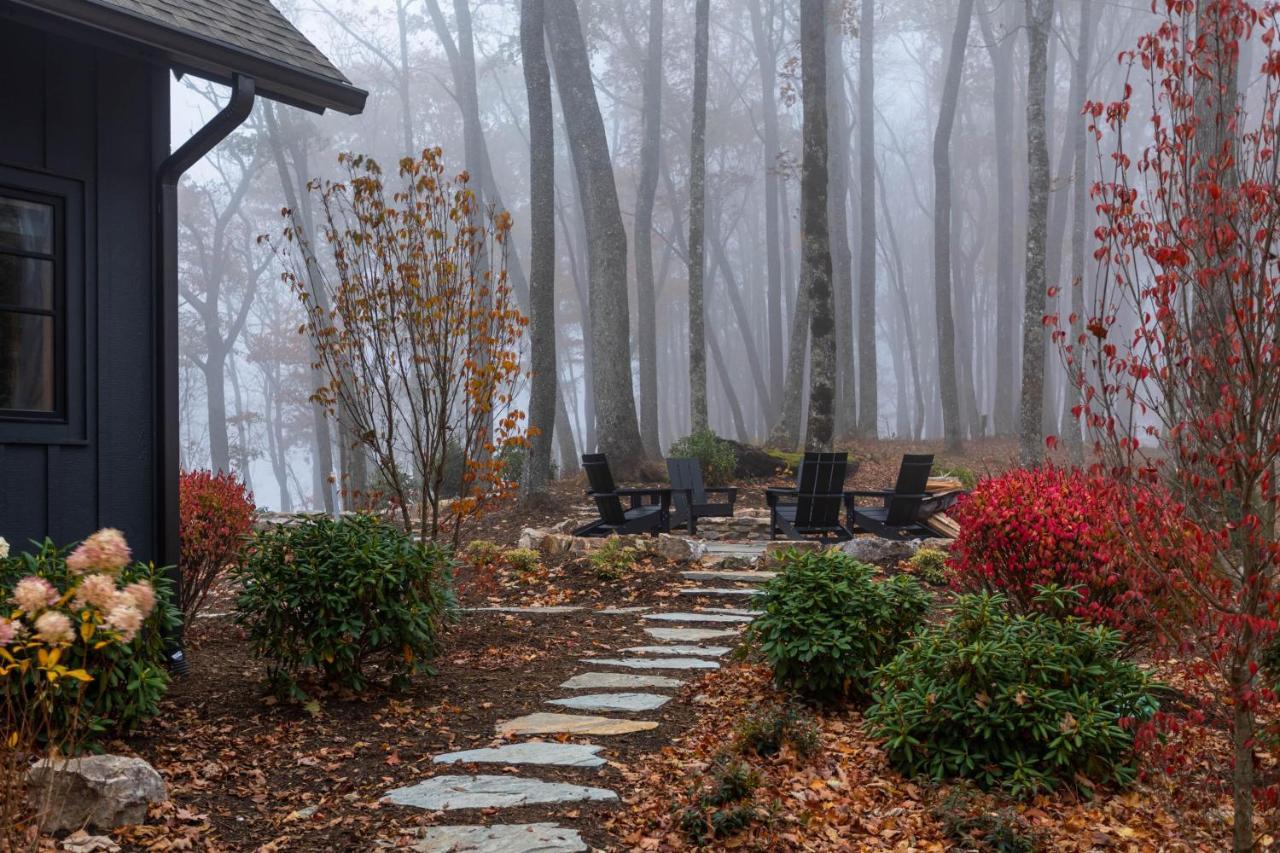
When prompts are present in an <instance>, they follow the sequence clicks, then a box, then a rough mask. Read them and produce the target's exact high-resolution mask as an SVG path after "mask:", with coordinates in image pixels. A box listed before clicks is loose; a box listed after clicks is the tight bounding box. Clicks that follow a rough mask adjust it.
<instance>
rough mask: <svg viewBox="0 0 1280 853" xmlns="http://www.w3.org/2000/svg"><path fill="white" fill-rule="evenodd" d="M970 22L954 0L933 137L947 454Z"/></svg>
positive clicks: (964, 1)
mask: <svg viewBox="0 0 1280 853" xmlns="http://www.w3.org/2000/svg"><path fill="white" fill-rule="evenodd" d="M972 19H973V0H960V5H959V8H958V10H957V12H956V27H955V31H954V32H953V33H952V35H951V48H950V51H949V54H948V59H947V75H946V79H945V80H944V82H943V86H942V100H941V102H940V104H939V107H938V128H937V131H936V132H935V133H934V136H933V180H934V193H933V204H934V214H933V216H934V220H933V299H934V311H935V314H936V317H937V328H938V390H939V393H940V394H941V396H942V428H943V434H944V436H945V437H946V443H947V449H948V450H952V451H955V450H959V449H960V447H961V440H960V395H959V393H958V387H957V379H956V330H955V329H956V327H955V316H954V314H953V313H952V307H951V130H952V128H953V127H954V126H955V119H956V103H957V102H958V101H959V97H960V74H961V72H962V71H963V70H964V53H965V45H966V44H967V43H968V40H969V25H970V22H971V21H972Z"/></svg>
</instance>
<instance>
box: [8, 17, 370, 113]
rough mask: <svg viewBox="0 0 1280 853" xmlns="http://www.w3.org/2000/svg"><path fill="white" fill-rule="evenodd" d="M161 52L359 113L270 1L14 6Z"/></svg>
mask: <svg viewBox="0 0 1280 853" xmlns="http://www.w3.org/2000/svg"><path fill="white" fill-rule="evenodd" d="M13 2H14V3H16V4H17V5H19V6H24V7H28V8H30V9H34V10H38V11H39V12H42V13H45V14H52V15H55V16H58V17H60V18H63V19H67V20H70V21H74V22H76V23H78V24H81V25H84V26H86V27H89V28H91V29H93V30H96V31H99V32H103V33H107V34H109V35H112V36H116V37H120V38H123V39H125V40H127V41H130V42H133V43H136V44H138V45H140V46H143V47H145V48H147V49H149V50H150V51H153V52H155V53H158V54H159V55H160V56H161V58H163V59H164V60H165V61H167V62H169V64H171V65H172V66H173V67H174V68H175V69H177V70H179V71H187V72H191V73H193V74H196V75H197V76H201V77H208V78H210V79H213V80H218V81H222V82H227V81H229V80H230V79H231V76H232V74H234V73H241V74H247V75H250V76H252V77H253V78H254V80H255V83H256V87H257V90H258V91H259V92H260V93H261V94H262V95H264V96H266V97H268V98H272V99H274V100H279V101H283V102H285V103H290V104H294V105H295V106H300V107H304V108H306V109H310V110H314V111H317V112H323V111H324V110H325V109H335V110H338V111H339V112H344V113H347V114H355V113H358V112H360V111H361V110H363V109H364V101H365V96H366V94H367V93H366V92H364V91H363V90H362V89H359V88H357V87H355V86H353V85H352V84H351V81H350V80H348V79H347V78H346V77H345V76H344V75H343V74H342V72H341V71H339V70H338V69H337V68H336V67H334V65H333V63H332V62H330V61H329V59H328V58H327V57H325V55H324V54H323V53H321V52H320V51H319V49H317V48H316V46H315V45H313V44H312V43H311V42H310V41H308V40H307V37H306V36H304V35H303V34H302V33H300V32H299V31H298V30H297V28H296V27H294V26H293V24H291V23H290V22H289V20H288V19H287V18H285V16H284V15H283V14H281V12H280V10H279V9H277V8H276V7H275V6H274V5H272V3H271V2H270V0H13Z"/></svg>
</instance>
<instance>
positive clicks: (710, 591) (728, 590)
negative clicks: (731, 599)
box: [680, 587, 764, 596]
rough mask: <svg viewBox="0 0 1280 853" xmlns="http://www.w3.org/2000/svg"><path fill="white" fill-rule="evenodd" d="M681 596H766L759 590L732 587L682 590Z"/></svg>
mask: <svg viewBox="0 0 1280 853" xmlns="http://www.w3.org/2000/svg"><path fill="white" fill-rule="evenodd" d="M680 594H681V595H728V596H735V595H747V596H750V595H764V592H763V591H761V590H758V589H735V588H732V587H693V588H690V589H682V590H680Z"/></svg>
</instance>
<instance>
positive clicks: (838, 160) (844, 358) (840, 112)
mask: <svg viewBox="0 0 1280 853" xmlns="http://www.w3.org/2000/svg"><path fill="white" fill-rule="evenodd" d="M843 8H844V3H843V0H827V28H826V44H825V45H824V46H823V47H824V50H825V52H826V55H827V77H826V87H827V152H828V157H827V223H828V233H829V234H830V240H831V297H832V305H833V306H834V307H835V312H836V313H835V319H836V322H835V337H836V387H835V394H836V399H835V425H834V427H833V429H834V432H835V435H838V436H843V435H845V434H847V433H848V432H849V431H850V429H851V428H852V427H853V426H855V425H856V424H857V422H858V399H857V398H858V388H857V382H856V378H857V373H856V368H855V366H854V363H853V254H852V252H851V251H850V249H849V209H848V207H847V205H848V199H849V157H848V152H849V147H850V138H849V103H848V99H847V97H846V95H845V86H844V50H843V44H844V37H843V32H842V29H843V28H842V26H841V23H842V22H841V16H842V12H843Z"/></svg>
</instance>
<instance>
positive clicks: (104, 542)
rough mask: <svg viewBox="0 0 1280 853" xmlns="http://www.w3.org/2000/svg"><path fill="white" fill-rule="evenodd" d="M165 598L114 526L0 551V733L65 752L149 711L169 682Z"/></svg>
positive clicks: (169, 612) (157, 579) (164, 583)
mask: <svg viewBox="0 0 1280 853" xmlns="http://www.w3.org/2000/svg"><path fill="white" fill-rule="evenodd" d="M169 594H170V582H169V581H168V579H167V578H165V576H164V573H163V572H162V571H161V570H158V569H156V568H155V567H154V566H151V565H144V564H142V563H137V562H135V561H133V560H132V558H131V556H130V551H129V545H128V543H127V542H126V541H125V538H124V536H123V535H121V533H120V531H118V530H111V529H104V530H100V531H98V532H97V533H94V534H93V535H92V536H89V537H88V538H86V539H85V540H84V541H83V542H81V543H80V544H79V545H77V546H76V547H75V548H74V549H71V550H69V551H68V550H66V549H59V548H58V547H57V546H56V545H54V544H53V543H52V542H50V541H48V540H46V541H45V542H44V544H42V545H41V546H40V547H39V548H37V549H36V550H35V551H33V552H30V553H23V554H16V555H12V556H9V557H0V702H2V703H3V704H4V709H5V716H4V719H3V720H0V722H3V723H4V724H5V725H7V726H8V727H9V728H8V729H7V730H6V731H5V732H4V733H3V734H4V736H5V737H6V738H12V737H14V736H15V734H16V733H17V732H19V731H22V732H26V733H27V735H29V737H30V738H31V742H32V743H42V744H46V745H48V746H50V747H52V748H56V749H58V750H59V751H61V752H64V753H65V752H71V751H74V750H76V749H80V748H83V747H85V746H92V745H94V743H95V742H96V741H97V739H98V738H100V737H102V736H104V735H108V734H115V733H119V732H122V731H127V730H130V729H133V728H136V727H137V726H138V724H139V723H141V722H143V721H144V720H146V719H147V718H149V717H151V716H153V715H154V714H155V713H156V709H157V705H158V703H159V701H160V698H161V697H162V696H163V695H164V691H165V689H166V687H167V686H168V675H167V673H166V670H165V657H164V651H165V647H164V634H165V631H166V630H168V629H169V628H170V627H172V626H173V625H175V624H176V623H177V612H176V610H175V608H174V607H173V605H172V603H171V602H170V601H169ZM18 739H19V740H21V738H18Z"/></svg>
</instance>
